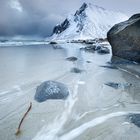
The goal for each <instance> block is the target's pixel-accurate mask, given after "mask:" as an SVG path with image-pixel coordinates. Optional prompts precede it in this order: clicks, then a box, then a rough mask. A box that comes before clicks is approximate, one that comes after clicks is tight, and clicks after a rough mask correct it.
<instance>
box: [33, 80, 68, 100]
mask: <svg viewBox="0 0 140 140" xmlns="http://www.w3.org/2000/svg"><path fill="white" fill-rule="evenodd" d="M68 95H69V90H68V88H67V86H66V85H64V84H63V83H59V82H55V81H45V82H43V83H42V84H41V85H39V86H38V87H37V89H36V94H35V97H34V98H35V100H36V101H38V102H44V101H46V100H48V99H63V100H64V99H66V98H67V97H68Z"/></svg>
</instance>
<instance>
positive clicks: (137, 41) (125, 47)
mask: <svg viewBox="0 0 140 140" xmlns="http://www.w3.org/2000/svg"><path fill="white" fill-rule="evenodd" d="M107 38H108V41H109V43H110V44H111V46H112V52H113V55H114V56H118V57H121V58H124V59H128V60H131V61H136V62H140V14H136V15H133V16H132V17H131V18H130V19H128V20H127V21H125V22H121V23H119V24H116V25H115V26H113V27H112V28H111V29H110V31H109V32H108V33H107Z"/></svg>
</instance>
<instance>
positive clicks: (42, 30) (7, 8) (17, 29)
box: [0, 0, 140, 38]
mask: <svg viewBox="0 0 140 140" xmlns="http://www.w3.org/2000/svg"><path fill="white" fill-rule="evenodd" d="M83 2H87V3H88V2H90V3H93V4H95V5H98V6H101V7H103V8H105V9H109V10H113V11H120V12H123V13H125V14H126V15H128V16H131V15H133V14H135V13H140V0H0V38H24V37H25V38H46V37H47V36H50V35H51V34H52V30H53V27H54V26H55V25H56V24H59V23H61V22H62V21H63V20H64V19H65V18H66V17H67V16H68V15H69V14H70V13H75V11H76V10H78V9H79V7H80V6H81V5H82V3H83Z"/></svg>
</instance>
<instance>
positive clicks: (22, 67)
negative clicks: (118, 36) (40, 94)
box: [0, 44, 140, 140]
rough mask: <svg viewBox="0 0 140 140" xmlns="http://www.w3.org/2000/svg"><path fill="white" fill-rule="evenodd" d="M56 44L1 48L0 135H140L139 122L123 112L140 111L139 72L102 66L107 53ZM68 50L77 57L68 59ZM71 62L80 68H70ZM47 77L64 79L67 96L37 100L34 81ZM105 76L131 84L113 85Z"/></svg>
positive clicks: (104, 138)
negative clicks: (20, 123) (31, 104)
mask: <svg viewBox="0 0 140 140" xmlns="http://www.w3.org/2000/svg"><path fill="white" fill-rule="evenodd" d="M59 46H61V47H62V48H63V49H53V47H52V46H50V45H35V46H24V47H14V46H10V47H5V48H4V47H3V48H0V50H1V51H0V56H1V60H0V76H1V79H0V140H25V139H26V140H46V139H47V140H92V139H94V140H112V139H114V140H122V139H123V140H125V139H127V140H132V139H133V140H139V137H140V132H139V129H140V128H138V127H137V126H136V125H134V124H133V123H130V122H129V121H128V120H127V119H126V116H127V115H128V114H129V113H136V112H137V113H140V93H139V91H140V78H139V77H138V76H137V75H136V74H135V73H133V74H131V73H130V72H128V69H127V71H124V70H122V69H109V68H105V67H101V66H104V65H108V63H107V62H109V61H110V60H111V54H106V55H99V54H98V53H96V52H95V53H88V52H84V51H80V49H79V48H81V47H83V45H82V44H61V45H59ZM108 47H110V46H108ZM71 56H75V57H77V58H78V60H77V61H75V62H70V61H67V60H66V58H68V57H71ZM87 61H90V62H91V63H87ZM74 67H77V68H79V69H82V70H83V72H82V73H72V72H71V69H72V68H74ZM125 67H126V65H124V66H123V68H124V69H125ZM127 67H131V66H130V65H129V66H127ZM137 67H139V65H134V66H133V71H134V70H135V69H137ZM131 69H132V67H131ZM46 80H55V81H58V82H62V83H65V84H66V85H67V86H68V88H69V90H70V96H69V97H68V99H67V100H65V101H62V100H48V101H46V102H43V103H38V102H36V101H35V100H34V95H35V90H36V87H37V86H38V85H39V84H40V83H41V82H43V81H46ZM107 82H115V83H121V84H126V83H131V84H132V86H130V87H129V88H125V87H120V88H118V89H114V88H112V87H110V86H107V85H105V83H107ZM30 102H32V103H33V106H32V109H31V111H30V112H29V114H28V116H27V117H26V119H25V120H24V122H23V125H22V127H21V134H20V135H19V136H15V132H16V129H17V127H18V124H19V121H20V119H21V118H22V116H23V114H24V113H25V112H26V110H27V108H28V106H29V104H30Z"/></svg>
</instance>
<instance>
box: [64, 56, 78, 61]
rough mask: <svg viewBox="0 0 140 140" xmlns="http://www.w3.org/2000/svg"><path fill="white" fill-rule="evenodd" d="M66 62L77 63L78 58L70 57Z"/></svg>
mask: <svg viewBox="0 0 140 140" xmlns="http://www.w3.org/2000/svg"><path fill="white" fill-rule="evenodd" d="M66 60H68V61H72V62H74V61H77V60H78V58H77V57H74V56H71V57H68V58H66Z"/></svg>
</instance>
